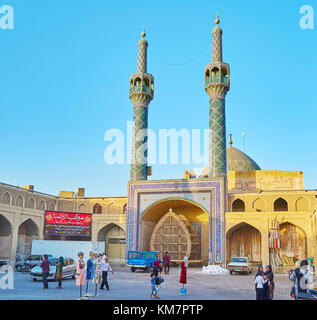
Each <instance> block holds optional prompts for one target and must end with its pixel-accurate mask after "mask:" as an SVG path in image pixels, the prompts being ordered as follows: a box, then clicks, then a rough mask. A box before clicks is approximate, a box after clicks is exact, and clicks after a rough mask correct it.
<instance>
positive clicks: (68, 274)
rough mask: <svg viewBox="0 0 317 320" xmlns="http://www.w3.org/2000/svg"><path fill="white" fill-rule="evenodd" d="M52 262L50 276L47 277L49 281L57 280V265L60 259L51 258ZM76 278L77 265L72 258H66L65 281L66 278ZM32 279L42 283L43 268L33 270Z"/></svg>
mask: <svg viewBox="0 0 317 320" xmlns="http://www.w3.org/2000/svg"><path fill="white" fill-rule="evenodd" d="M49 260H50V262H51V267H50V272H49V276H48V277H47V279H48V280H54V281H57V279H56V263H57V262H58V258H52V257H51V258H49ZM75 276H76V264H75V262H74V260H73V259H72V258H68V257H66V258H64V266H63V279H65V278H72V279H75ZM31 278H32V279H33V281H37V280H40V281H42V268H41V267H40V266H39V265H38V266H36V267H34V268H33V269H32V270H31Z"/></svg>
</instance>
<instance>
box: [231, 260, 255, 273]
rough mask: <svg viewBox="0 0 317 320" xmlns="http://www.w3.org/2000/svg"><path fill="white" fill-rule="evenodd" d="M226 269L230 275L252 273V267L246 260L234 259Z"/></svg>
mask: <svg viewBox="0 0 317 320" xmlns="http://www.w3.org/2000/svg"><path fill="white" fill-rule="evenodd" d="M227 269H228V270H229V271H230V274H233V272H238V273H247V274H250V273H251V271H252V266H251V263H250V262H249V259H248V258H246V257H234V258H232V259H231V261H230V263H229V264H228V265H227Z"/></svg>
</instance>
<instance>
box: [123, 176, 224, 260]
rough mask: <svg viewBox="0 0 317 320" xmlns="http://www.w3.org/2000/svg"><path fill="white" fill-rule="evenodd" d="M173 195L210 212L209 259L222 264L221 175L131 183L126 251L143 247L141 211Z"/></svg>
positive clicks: (222, 207)
mask: <svg viewBox="0 0 317 320" xmlns="http://www.w3.org/2000/svg"><path fill="white" fill-rule="evenodd" d="M173 198H177V199H184V200H188V201H190V202H192V203H194V204H197V205H198V206H200V207H201V208H202V209H203V210H205V211H206V212H207V214H208V215H209V258H210V262H217V263H223V261H224V256H225V255H224V235H225V233H224V211H225V205H226V195H225V181H224V179H223V178H221V177H220V178H216V179H210V180H209V179H204V180H195V181H184V180H159V181H147V182H142V181H139V182H129V186H128V219H127V231H128V232H127V251H128V250H140V249H141V248H140V243H141V223H142V213H144V212H145V211H146V210H147V209H149V208H150V207H151V206H153V205H155V204H156V203H158V202H160V201H162V200H169V199H173ZM144 200H146V201H144Z"/></svg>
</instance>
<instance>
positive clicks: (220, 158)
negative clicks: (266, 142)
mask: <svg viewBox="0 0 317 320" xmlns="http://www.w3.org/2000/svg"><path fill="white" fill-rule="evenodd" d="M215 23H216V26H215V28H214V29H213V30H212V61H211V63H210V64H208V65H207V66H206V67H205V90H206V92H207V94H208V96H209V129H210V133H209V177H221V176H226V175H227V152H226V113H225V99H226V95H227V92H228V91H229V88H230V69H229V65H228V64H227V63H224V62H223V61H222V30H221V28H220V27H219V23H220V21H219V18H218V16H217V18H216V21H215Z"/></svg>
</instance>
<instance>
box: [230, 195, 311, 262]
mask: <svg viewBox="0 0 317 320" xmlns="http://www.w3.org/2000/svg"><path fill="white" fill-rule="evenodd" d="M316 196H317V192H304V191H271V192H269V191H263V192H258V193H239V194H237V193H230V194H229V196H228V211H227V212H226V214H225V220H226V234H227V233H228V232H230V230H231V229H232V228H237V226H239V225H240V224H248V225H250V226H252V227H254V228H255V229H257V230H258V231H259V232H260V233H261V238H262V262H263V263H265V264H267V263H269V248H268V233H269V230H270V229H271V225H272V221H273V220H276V221H278V222H279V223H280V224H283V223H286V222H288V223H291V224H293V225H295V226H297V227H299V228H301V229H302V230H304V232H305V233H306V237H307V255H308V256H316V241H314V239H315V240H316V235H315V234H314V233H313V231H312V227H311V220H313V218H312V214H311V212H312V208H314V207H316V204H317V201H316ZM279 198H283V199H284V200H285V201H286V202H287V204H288V211H274V202H275V201H276V200H277V199H279ZM237 199H240V200H242V201H243V202H244V204H245V211H243V212H234V210H235V205H234V203H235V201H236V200H237ZM259 200H261V204H262V206H261V205H259V204H260V203H259ZM257 205H258V206H257ZM256 208H261V209H262V211H257V209H256ZM258 210H259V209H258ZM303 258H305V257H303Z"/></svg>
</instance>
